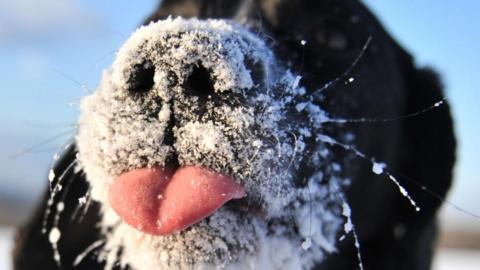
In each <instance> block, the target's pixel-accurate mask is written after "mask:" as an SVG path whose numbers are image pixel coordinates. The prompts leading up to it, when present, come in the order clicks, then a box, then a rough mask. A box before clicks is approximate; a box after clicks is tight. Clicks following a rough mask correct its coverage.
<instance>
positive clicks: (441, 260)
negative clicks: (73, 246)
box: [0, 227, 480, 270]
mask: <svg viewBox="0 0 480 270" xmlns="http://www.w3.org/2000/svg"><path fill="white" fill-rule="evenodd" d="M12 237H13V230H12V229H11V228H10V227H0V270H10V269H12V266H11V263H10V250H11V249H12ZM452 269H461V270H478V269H480V250H458V249H442V250H440V251H439V252H438V253H437V257H436V258H435V263H434V267H433V270H452Z"/></svg>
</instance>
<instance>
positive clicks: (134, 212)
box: [109, 166, 246, 235]
mask: <svg viewBox="0 0 480 270" xmlns="http://www.w3.org/2000/svg"><path fill="white" fill-rule="evenodd" d="M245 195H246V194H245V188H244V187H243V186H242V185H240V184H238V183H237V182H235V181H234V180H233V179H232V178H231V177H229V176H226V175H223V174H220V173H216V172H214V171H211V170H209V169H205V168H202V167H198V166H183V167H179V168H178V169H177V168H174V167H160V166H155V167H153V168H142V169H137V170H133V171H130V172H126V173H124V174H122V175H120V176H118V177H117V179H115V180H114V182H113V183H112V185H111V187H110V190H109V200H110V204H111V206H112V208H113V209H114V210H115V211H116V212H117V214H118V215H119V216H120V218H121V219H122V220H123V221H125V222H126V223H128V224H130V225H131V226H133V227H135V228H137V229H138V230H140V231H143V232H145V233H149V234H154V235H169V234H172V233H175V232H177V231H180V230H183V229H185V228H187V227H189V226H191V225H193V224H195V223H197V222H198V221H200V220H202V219H203V218H205V217H207V216H209V215H211V214H213V213H214V212H215V211H216V210H217V209H218V208H220V207H221V206H222V205H224V204H225V203H226V202H227V201H230V200H233V199H239V198H242V197H244V196H245Z"/></svg>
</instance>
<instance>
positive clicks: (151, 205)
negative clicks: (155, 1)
mask: <svg viewBox="0 0 480 270" xmlns="http://www.w3.org/2000/svg"><path fill="white" fill-rule="evenodd" d="M178 16H181V17H178ZM144 25H145V26H144V27H142V28H140V29H139V30H137V31H136V32H135V33H134V34H133V35H132V37H131V38H130V39H129V40H128V41H127V42H126V43H125V44H124V45H123V47H122V48H121V49H120V50H119V52H118V55H117V58H116V60H115V62H114V63H113V65H112V67H111V68H110V69H109V70H107V71H105V72H104V75H103V78H102V82H101V83H100V86H99V88H98V89H97V91H96V92H95V93H94V94H92V95H90V96H88V97H85V98H84V99H83V100H82V105H81V111H82V113H81V117H80V120H79V125H78V133H77V137H76V140H75V141H74V142H72V143H71V144H69V145H67V146H66V147H65V151H64V153H63V154H62V155H61V156H56V157H55V162H54V166H53V167H52V170H50V174H49V177H48V178H49V180H50V190H49V191H48V192H47V194H46V195H45V198H44V200H43V202H42V204H41V205H40V206H39V208H38V209H37V211H36V212H35V213H34V215H33V217H32V218H31V220H30V221H29V222H28V223H27V224H25V225H24V226H23V227H22V228H21V229H20V230H19V233H18V236H17V240H16V243H17V245H16V248H15V251H14V267H15V269H33V268H34V269H56V268H64V269H69V268H75V269H157V268H159V269H217V268H218V269H223V268H225V269H429V268H430V263H431V258H432V255H433V252H434V243H435V236H436V226H437V225H436V219H435V217H436V212H437V210H438V208H439V207H440V205H441V201H439V200H436V199H435V198H433V197H432V196H431V195H430V194H429V192H433V193H434V194H436V195H438V196H440V197H444V196H445V195H446V193H447V191H448V189H449V187H450V185H451V181H452V167H453V164H454V160H455V155H454V152H455V138H454V134H453V127H452V119H451V116H450V112H449V107H448V104H447V103H446V101H445V100H444V98H443V93H442V86H441V83H440V81H439V79H438V77H437V75H436V74H435V72H434V71H432V70H431V69H428V68H418V67H416V66H415V65H414V61H413V59H412V57H411V56H410V55H409V54H408V53H407V52H406V51H404V50H403V49H402V48H401V47H400V46H399V45H398V44H397V43H396V42H395V41H394V40H393V39H392V38H391V37H390V36H389V35H388V34H387V33H386V32H385V30H384V29H383V28H382V27H381V25H380V23H379V22H378V21H377V20H376V19H375V17H374V16H373V15H372V14H371V13H370V12H369V11H368V10H367V9H366V8H365V7H364V6H363V5H362V3H361V2H359V1H355V0H342V1H339V0H321V1H313V0H312V1H308V0H304V1H285V0H265V1H254V0H243V1H241V0H235V1H193V0H183V1H169V0H166V1H163V2H162V4H161V5H160V7H159V8H158V10H157V11H156V12H154V14H152V15H151V16H150V17H149V18H148V19H147V20H146V22H145V24H144ZM429 107H431V108H435V110H433V111H426V112H425V113H422V114H416V112H422V111H424V109H425V108H429ZM411 115H414V116H415V117H409V116H411ZM192 179H193V180H192ZM426 191H428V192H426Z"/></svg>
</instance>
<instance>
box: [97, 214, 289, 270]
mask: <svg viewBox="0 0 480 270" xmlns="http://www.w3.org/2000/svg"><path fill="white" fill-rule="evenodd" d="M267 234H268V230H267V227H266V223H265V221H264V220H262V218H260V217H258V216H255V215H250V214H248V213H239V212H237V211H233V210H230V209H228V208H222V209H220V210H219V211H217V212H216V213H215V214H213V215H211V216H210V217H208V218H206V219H203V220H202V221H200V222H199V223H197V224H195V225H193V226H191V227H189V228H188V229H186V230H183V231H179V232H177V233H174V234H172V235H169V236H154V235H149V234H145V233H143V232H141V231H139V230H137V229H135V228H133V227H131V226H129V225H127V224H125V223H122V222H120V223H119V225H118V226H116V227H115V228H114V229H113V230H112V231H111V232H110V233H108V234H107V247H106V250H108V252H107V253H109V255H107V258H108V257H110V258H112V259H113V258H114V257H115V256H116V254H117V253H118V247H121V258H120V263H121V264H122V265H130V266H131V267H133V268H134V269H213V268H215V269H217V268H219V269H252V268H258V267H260V266H262V265H264V266H265V265H272V267H270V268H269V269H277V268H278V267H277V266H279V265H275V263H276V262H275V260H274V259H273V260H272V259H271V258H270V255H271V250H270V248H271V245H272V244H273V242H272V239H273V238H272V239H269V238H270V237H267ZM277 238H278V237H277ZM284 238H285V237H284ZM259 239H260V240H261V241H259ZM279 240H281V239H280V238H278V239H277V240H276V241H277V242H278V241H279ZM285 242H286V243H288V241H287V238H285ZM290 245H291V244H290ZM276 248H278V247H276ZM284 248H287V247H284ZM290 248H291V249H293V248H294V247H293V246H292V247H290ZM295 249H297V250H298V247H296V248H295ZM292 251H293V250H292ZM292 254H294V253H292ZM292 254H290V256H292ZM293 257H294V256H292V258H290V260H291V259H293ZM282 260H283V261H288V260H289V258H287V257H283V258H282ZM297 261H298V258H297ZM109 263H113V261H111V262H109ZM273 266H275V267H273ZM258 269H260V268H258Z"/></svg>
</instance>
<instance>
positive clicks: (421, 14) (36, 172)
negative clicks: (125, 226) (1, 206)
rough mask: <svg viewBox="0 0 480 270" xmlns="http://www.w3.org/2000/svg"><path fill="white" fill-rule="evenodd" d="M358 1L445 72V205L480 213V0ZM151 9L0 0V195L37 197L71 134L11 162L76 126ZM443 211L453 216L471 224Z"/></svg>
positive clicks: (133, 4)
mask: <svg viewBox="0 0 480 270" xmlns="http://www.w3.org/2000/svg"><path fill="white" fill-rule="evenodd" d="M364 2H366V3H367V4H368V5H369V6H370V7H371V8H372V9H373V11H374V12H375V13H376V14H377V16H378V17H379V18H380V20H381V21H382V22H383V23H384V24H385V25H386V27H387V29H388V30H389V31H390V32H391V33H392V35H393V36H394V37H395V38H396V39H397V40H398V41H399V42H400V43H401V44H402V45H403V46H404V47H406V48H407V49H408V50H409V51H410V52H412V53H413V54H414V55H415V57H416V59H417V61H418V64H420V65H431V66H433V67H435V68H436V69H437V70H438V71H439V72H440V73H441V74H442V76H443V79H444V83H445V85H446V89H447V90H446V95H447V97H448V98H449V99H450V102H451V105H452V109H453V114H454V117H455V121H456V131H457V135H458V139H459V152H458V156H459V160H458V165H457V168H456V177H457V179H456V180H457V182H456V184H455V188H454V191H453V192H452V196H451V198H450V200H451V201H453V202H455V203H456V204H459V205H460V206H462V207H464V208H466V209H468V210H471V211H475V212H476V213H477V214H478V213H480V204H479V203H478V202H477V199H476V197H477V193H478V192H479V191H480V183H479V181H478V180H477V179H478V176H479V170H480V169H479V166H478V165H479V164H478V161H479V160H480V151H479V150H480V147H479V146H478V142H477V141H478V138H480V122H479V121H478V120H477V117H478V116H480V106H479V105H477V103H478V102H477V101H478V100H480V91H478V87H477V85H478V80H479V77H480V74H479V73H478V71H477V70H478V64H479V63H480V52H479V48H480V46H479V45H480V44H479V43H480V28H479V27H478V25H480V19H479V17H478V14H477V13H478V11H479V10H480V2H478V1H461V2H452V1H434V0H428V1H427V0H424V1H412V0H405V1H384V0H368V1H364ZM38 3H41V4H38ZM156 5H157V1H153V0H148V1H127V0H122V1H113V0H108V1H95V0H86V1H61V0H44V1H41V2H40V1H34V0H16V1H15V0H4V1H1V2H0V59H1V61H0V80H1V82H2V86H1V88H2V89H1V90H0V102H1V106H0V126H1V127H2V132H1V133H0V139H1V140H0V149H2V150H0V196H7V195H3V194H10V195H9V196H16V195H22V196H23V197H27V198H35V197H36V196H38V194H39V192H40V190H42V189H43V187H44V185H45V182H44V181H45V175H46V171H47V170H46V168H48V164H49V163H50V158H51V156H52V153H53V152H54V151H55V148H56V147H58V146H59V145H61V144H62V143H63V142H65V141H66V140H68V138H69V136H68V135H66V136H64V137H62V138H59V139H58V140H57V141H55V142H53V143H49V144H47V145H45V146H43V147H41V148H40V149H38V150H36V151H34V152H32V153H29V154H24V155H21V156H19V157H15V158H13V157H12V155H15V154H16V153H18V152H21V151H22V150H25V149H27V148H29V147H30V146H32V145H35V144H37V143H38V142H41V141H42V140H45V139H48V138H50V137H51V136H55V135H57V134H61V133H65V132H68V131H69V130H72V129H73V128H74V126H73V125H74V123H75V119H76V117H77V114H78V109H77V107H78V106H77V105H78V100H79V98H80V97H81V96H83V95H85V92H84V89H82V85H83V86H85V87H83V88H88V89H90V90H93V89H95V87H96V85H97V83H98V81H99V78H100V76H101V72H102V70H103V69H105V68H106V67H108V66H109V65H110V63H111V62H112V60H113V57H114V52H115V50H116V49H117V48H118V47H119V46H120V45H121V44H122V43H123V42H124V41H125V39H126V38H127V37H128V35H129V34H130V33H131V32H132V31H133V30H134V29H135V28H136V26H138V25H139V24H140V22H141V21H142V20H143V18H145V16H146V15H147V14H149V12H150V11H151V10H153V9H154V7H156ZM447 210H448V211H447V213H448V215H449V216H450V217H452V219H455V220H456V219H458V220H464V221H466V222H467V223H474V222H469V221H471V220H470V219H469V218H468V217H466V216H464V215H462V214H460V213H458V211H454V210H451V209H448V208H447Z"/></svg>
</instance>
